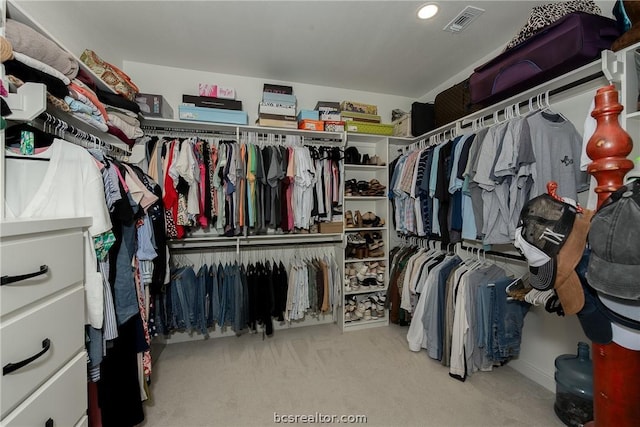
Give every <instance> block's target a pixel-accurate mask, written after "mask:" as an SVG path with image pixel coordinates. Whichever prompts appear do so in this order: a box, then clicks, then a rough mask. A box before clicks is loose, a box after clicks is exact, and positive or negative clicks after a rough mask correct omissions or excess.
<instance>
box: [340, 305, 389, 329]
mask: <svg viewBox="0 0 640 427" xmlns="http://www.w3.org/2000/svg"><path fill="white" fill-rule="evenodd" d="M388 324H389V314H388V312H387V310H385V315H384V317H379V318H377V319H371V320H364V319H359V320H351V321H349V322H345V323H344V329H345V330H349V331H353V330H357V329H367V328H373V327H377V326H385V325H388Z"/></svg>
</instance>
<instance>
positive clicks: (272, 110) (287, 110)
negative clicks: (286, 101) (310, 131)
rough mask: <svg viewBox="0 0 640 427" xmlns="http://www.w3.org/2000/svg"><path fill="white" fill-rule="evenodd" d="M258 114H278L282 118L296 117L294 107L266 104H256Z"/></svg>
mask: <svg viewBox="0 0 640 427" xmlns="http://www.w3.org/2000/svg"><path fill="white" fill-rule="evenodd" d="M258 113H259V114H260V113H263V114H280V115H282V116H295V115H296V106H295V105H280V104H272V103H267V102H261V103H260V104H258Z"/></svg>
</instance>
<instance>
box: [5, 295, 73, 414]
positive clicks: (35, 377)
mask: <svg viewBox="0 0 640 427" xmlns="http://www.w3.org/2000/svg"><path fill="white" fill-rule="evenodd" d="M83 313H84V289H83V288H82V285H77V286H75V287H72V288H69V289H68V290H66V291H64V292H62V293H60V294H57V295H56V296H54V297H52V298H51V299H48V300H46V301H45V302H43V303H42V304H37V305H33V306H30V307H29V308H28V309H27V310H24V311H22V312H20V313H19V314H18V315H15V316H11V317H10V319H9V320H3V322H2V324H1V325H0V342H2V347H1V348H0V366H2V368H3V375H2V377H1V385H0V387H1V388H2V395H1V397H0V409H1V411H0V412H1V414H0V416H2V417H4V416H5V415H6V414H7V413H8V412H9V411H11V410H13V409H14V408H15V407H16V406H17V405H18V404H20V402H21V401H22V400H24V398H25V397H27V395H29V394H31V393H32V392H33V391H34V390H35V389H36V388H38V387H39V386H40V385H42V384H43V383H44V382H45V381H46V380H47V379H48V378H49V377H51V376H52V375H53V374H54V373H55V372H56V371H57V370H58V369H60V368H61V367H62V366H63V365H64V364H65V363H67V362H68V361H69V360H70V359H71V358H72V357H73V355H75V354H77V353H78V352H79V351H81V350H82V349H83V348H84V325H83V322H82V319H83ZM47 339H48V340H49V343H50V346H49V349H48V350H47V351H46V352H44V354H42V356H41V357H39V358H37V359H36V360H34V361H33V362H31V363H29V364H27V365H25V366H23V367H21V368H19V369H17V370H15V371H13V372H11V373H7V374H6V375H5V370H6V367H7V365H8V364H9V363H12V364H18V363H19V362H21V361H23V360H25V359H28V358H30V357H32V356H35V355H36V354H38V353H40V352H43V351H44V348H45V347H46V346H45V340H47ZM73 398H75V395H74V397H73Z"/></svg>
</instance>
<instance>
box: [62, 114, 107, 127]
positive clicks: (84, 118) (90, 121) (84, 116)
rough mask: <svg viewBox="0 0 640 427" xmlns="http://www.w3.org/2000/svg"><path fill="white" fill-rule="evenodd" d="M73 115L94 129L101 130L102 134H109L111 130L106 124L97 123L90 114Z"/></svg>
mask: <svg viewBox="0 0 640 427" xmlns="http://www.w3.org/2000/svg"><path fill="white" fill-rule="evenodd" d="M71 114H73V116H74V117H76V118H78V119H80V120H82V121H83V122H85V123H86V124H88V125H91V126H93V127H94V128H96V129H99V130H101V131H102V132H107V131H108V130H109V126H107V125H106V124H104V123H101V122H99V121H97V120H96V119H95V118H94V116H90V115H89V114H84V113H77V112H73V113H71Z"/></svg>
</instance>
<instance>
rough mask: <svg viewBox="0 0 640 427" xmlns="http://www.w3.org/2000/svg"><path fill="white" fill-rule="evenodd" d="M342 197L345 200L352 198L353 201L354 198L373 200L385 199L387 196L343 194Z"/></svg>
mask: <svg viewBox="0 0 640 427" xmlns="http://www.w3.org/2000/svg"><path fill="white" fill-rule="evenodd" d="M344 199H345V200H347V201H348V200H352V201H355V200H371V201H374V200H386V199H387V196H344Z"/></svg>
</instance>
